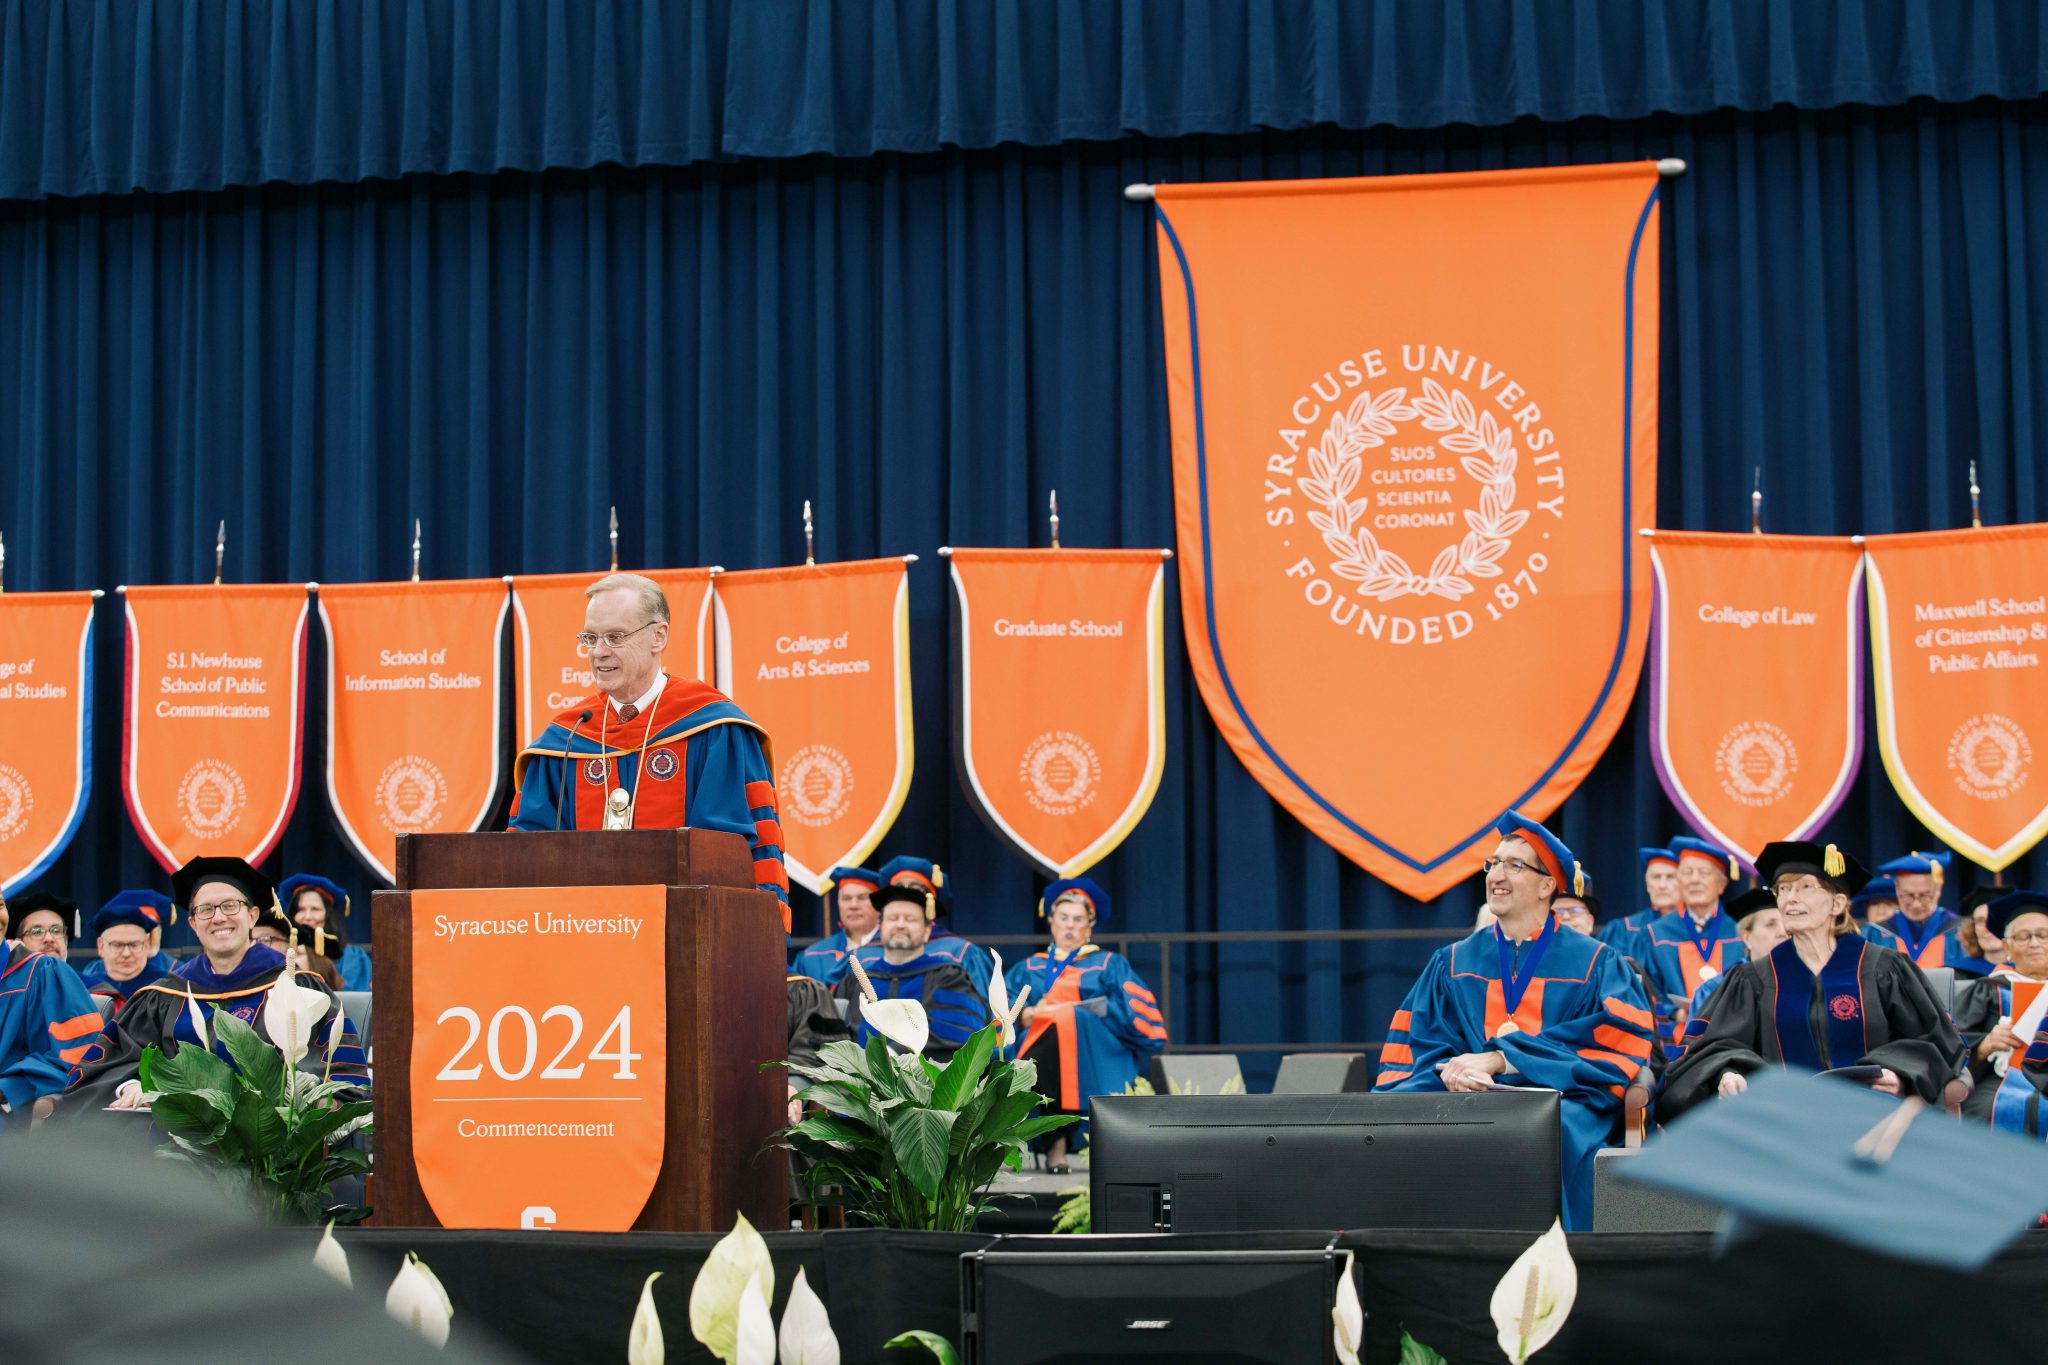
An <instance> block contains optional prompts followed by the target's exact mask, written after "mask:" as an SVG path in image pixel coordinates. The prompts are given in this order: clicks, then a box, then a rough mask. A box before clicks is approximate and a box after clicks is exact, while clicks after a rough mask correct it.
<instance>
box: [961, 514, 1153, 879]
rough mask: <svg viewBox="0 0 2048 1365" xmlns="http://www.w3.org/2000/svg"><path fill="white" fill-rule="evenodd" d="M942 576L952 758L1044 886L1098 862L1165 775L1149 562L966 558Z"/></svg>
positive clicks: (1068, 553) (1105, 553)
mask: <svg viewBox="0 0 2048 1365" xmlns="http://www.w3.org/2000/svg"><path fill="white" fill-rule="evenodd" d="M952 562H953V571H952V578H953V607H954V612H955V625H956V629H955V631H954V639H955V640H957V641H958V642H959V649H960V659H959V665H958V667H957V669H956V670H955V672H954V675H953V687H954V697H953V723H954V727H955V736H954V745H953V754H954V758H955V760H956V761H957V762H958V764H959V765H960V779H961V785H962V786H964V787H965V788H966V789H967V792H968V795H970V796H971V797H973V799H974V801H975V803H976V805H977V806H978V807H979V809H980V812H981V814H982V817H983V818H984V819H985V820H986V821H987V822H988V823H989V824H990V825H991V826H992V827H993V828H994V829H995V831H996V833H997V834H998V835H1000V836H1001V837H1002V838H1003V840H1004V841H1005V842H1007V843H1008V844H1009V845H1010V846H1011V847H1012V848H1014V849H1016V850H1017V852H1018V853H1019V854H1021V855H1022V856H1023V857H1025V858H1028V859H1030V860H1031V861H1032V862H1033V863H1036V864H1037V865H1038V868H1039V870H1040V871H1041V872H1043V873H1044V874H1045V875H1046V876H1048V877H1073V876H1078V875H1079V874H1080V873H1082V872H1083V871H1085V870H1087V869H1088V868H1090V867H1092V866H1094V865H1095V864H1096V863H1097V862H1100V861H1101V860H1102V859H1103V858H1105V857H1107V856H1108V855H1109V854H1110V853H1111V852H1112V851H1113V850H1114V849H1115V848H1116V846H1117V845H1118V844H1120V843H1122V842H1123V840H1124V837H1125V836H1126V835H1128V834H1129V833H1130V832H1131V830H1132V829H1133V828H1135V827H1136V826H1137V823H1138V821H1139V820H1140V819H1142V818H1144V815H1145V811H1146V809H1147V808H1148V807H1150V806H1151V804H1152V797H1153V795H1154V794H1155V793H1156V792H1157V791H1158V790H1159V775H1160V773H1161V771H1162V770H1163V769H1164V768H1165V766H1166V687H1165V671H1166V666H1165V640H1164V633H1165V630H1164V622H1165V605H1164V602H1165V586H1166V568H1165V561H1164V558H1163V556H1162V555H1161V553H1160V552H1159V551H1157V550H1068V549H1059V550H966V549H955V550H954V551H953V552H952Z"/></svg>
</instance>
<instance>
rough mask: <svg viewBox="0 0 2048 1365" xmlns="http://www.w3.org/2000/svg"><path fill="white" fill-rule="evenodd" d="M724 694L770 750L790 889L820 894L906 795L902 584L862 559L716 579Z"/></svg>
mask: <svg viewBox="0 0 2048 1365" xmlns="http://www.w3.org/2000/svg"><path fill="white" fill-rule="evenodd" d="M717 619H718V659H719V678H718V689H719V691H721V692H723V693H725V694H726V695H727V696H728V697H731V698H732V699H733V700H734V701H735V702H737V703H738V704H739V705H740V707H741V708H742V709H743V710H745V711H746V713H747V714H748V715H750V716H752V717H753V718H754V719H755V720H756V721H757V722H759V723H760V725H761V727H762V728H763V729H765V730H766V731H767V732H768V733H769V735H770V736H771V737H772V738H773V739H774V741H775V757H774V761H775V765H776V766H775V795H776V797H777V799H778V800H779V802H780V814H781V817H782V853H783V859H784V862H785V863H786V865H787V867H788V870H789V877H790V880H791V881H794V882H796V883H798V884H799V885H801V886H804V887H806V888H808V889H809V890H811V891H812V892H817V891H819V890H820V889H821V888H822V886H823V885H824V882H825V879H826V878H827V877H828V876H829V875H830V874H831V870H832V869H833V868H834V867H837V866H840V865H841V864H846V863H858V862H860V860H861V859H862V858H865V857H866V856H867V855H868V854H869V853H871V852H873V851H874V849H875V846H876V845H878V844H880V843H881V842H882V836H883V835H884V834H887V833H888V832H889V826H890V825H891V824H892V823H893V822H894V821H895V819H896V813H897V812H898V811H900V810H902V809H903V797H904V795H905V793H907V792H908V791H909V790H910V765H911V758H912V745H911V735H910V575H909V569H908V564H907V562H906V561H904V560H902V559H864V560H855V561H853V562H851V563H846V564H812V565H803V566H801V567H797V568H789V569H749V570H747V571H745V572H743V573H722V574H720V575H719V576H718V607H717Z"/></svg>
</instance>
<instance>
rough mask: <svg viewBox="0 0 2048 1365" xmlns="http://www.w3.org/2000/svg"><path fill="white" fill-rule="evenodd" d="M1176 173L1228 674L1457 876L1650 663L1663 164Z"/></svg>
mask: <svg viewBox="0 0 2048 1365" xmlns="http://www.w3.org/2000/svg"><path fill="white" fill-rule="evenodd" d="M1156 193H1157V200H1156V203H1155V205H1154V208H1155V212H1156V217H1157V226H1158V235H1159V270H1160V282H1161V288H1162V291H1163V292H1162V303H1163V315H1164V320H1165V331H1166V356H1167V397H1168V409H1169V413H1170V416H1171V419H1172V425H1173V458H1174V505H1175V511H1176V517H1177V523H1178V528H1179V538H1180V552H1181V561H1180V563H1181V614H1182V618H1183V622H1184V624H1185V627H1186V631H1187V638H1188V652H1189V657H1190V662H1191V663H1192V665H1193V668H1194V672H1195V678H1196V681H1197V682H1198V683H1199V684H1200V686H1201V690H1202V697H1203V699H1204V701H1206V702H1207V703H1208V706H1209V712H1210V714H1211V715H1212V716H1214V717H1215V720H1216V724H1217V727H1218V728H1219V729H1220V730H1221V731H1222V732H1223V735H1224V737H1225V738H1226V739H1228V740H1229V742H1230V745H1231V747H1232V748H1233V749H1234V750H1236V752H1237V755H1238V757H1239V759H1240V760H1242V761H1243V763H1244V764H1245V766H1246V767H1247V768H1248V769H1250V771H1251V773H1252V775H1253V776H1254V777H1256V778H1257V779H1258V780H1259V782H1260V784H1261V785H1263V786H1264V787H1265V788H1266V790H1267V791H1268V792H1269V793H1271V794H1272V795H1273V797H1274V798H1275V799H1276V800H1278V801H1279V802H1280V803H1281V804H1282V805H1284V806H1286V807H1287V809H1288V810H1289V811H1291V812H1293V814H1294V815H1295V816H1296V817H1297V818H1299V819H1300V820H1301V821H1302V822H1303V823H1304V824H1306V825H1307V826H1308V827H1309V828H1310V829H1311V830H1313V831H1314V832H1315V833H1316V834H1318V835H1319V836H1321V837H1322V838H1323V839H1325V840H1327V841H1328V842H1329V843H1330V844H1331V845H1332V846H1334V847H1335V848H1337V849H1338V850H1339V851H1340V852H1342V853H1343V854H1344V855H1345V856H1347V857H1349V858H1351V859H1352V860H1353V861H1354V862H1356V863H1358V864H1359V865H1360V866H1361V867H1364V868H1365V869H1366V870H1367V871H1370V872H1372V873H1374V874H1375V875H1377V876H1379V877H1381V878H1383V879H1384V880H1386V881H1388V882H1390V883H1392V884H1393V885H1394V886H1396V887H1398V888H1399V889H1401V890H1403V891H1405V892H1407V893H1408V894H1410V895H1412V896H1416V897H1420V898H1424V899H1427V898H1430V897H1433V896H1436V895H1438V894H1440V893H1441V892H1443V891H1444V890H1446V889H1448V888H1449V887H1450V886H1452V885H1453V884H1454V883H1456V882H1458V881H1460V880H1461V879H1463V878H1465V877H1468V876H1470V875H1472V874H1473V873H1474V872H1476V871H1477V870H1478V868H1479V863H1480V861H1481V860H1482V859H1483V858H1484V857H1485V856H1486V854H1487V853H1488V852H1489V851H1490V849H1491V846H1492V843H1493V835H1492V829H1493V824H1494V821H1495V820H1496V818H1497V817H1498V816H1499V815H1500V813H1501V812H1502V811H1504V810H1506V809H1507V808H1509V807H1516V808H1519V809H1521V810H1523V811H1526V812H1528V813H1530V814H1532V815H1535V816H1539V817H1540V816H1543V815H1547V814H1548V813H1549V812H1550V811H1551V810H1553V809H1554V808H1555V807H1556V806H1557V805H1558V803H1559V802H1561V801H1562V800H1563V799H1564V798H1565V796H1566V795H1567V794H1568V793H1570V792H1571V791H1572V789H1573V788H1575V787H1576V786H1578V784H1579V782H1580V781H1581V780H1582V779H1583V778H1584V777H1585V775H1586V774H1587V773H1588V772H1589V771H1590V770H1591V769H1592V766H1593V763H1594V761H1595V760H1596V759H1597V758H1598V757H1599V756H1600V753H1601V751H1602V750H1604V749H1605V748H1606V747H1607V743H1608V741H1609V740H1610V739H1612V738H1613V736H1614V732H1615V730H1616V729H1617V728H1618V727H1619V725H1620V724H1621V720H1622V717H1623V715H1624V713H1625V712H1626V711H1627V709H1628V705H1629V699H1630V695H1631V693H1632V692H1633V691H1634V689H1635V682H1636V676H1637V672H1638V670H1639V669H1640V667H1641V664H1642V657H1643V645H1644V641H1645V638H1646V635H1647V631H1648V622H1649V600H1650V599H1649V591H1648V590H1649V556H1648V552H1647V549H1646V547H1644V546H1643V545H1642V544H1641V543H1640V540H1639V538H1638V537H1637V535H1636V530H1637V528H1639V527H1642V526H1647V525H1649V524H1650V523H1651V521H1652V519H1653V517H1654V513H1655V493H1656V483H1657V478H1656V474H1657V464H1656V451H1657V444H1656V443H1657V321H1658V311H1657V310H1658V300H1657V259H1658V254H1657V172H1656V167H1655V166H1654V165H1653V164H1651V163H1648V162H1644V163H1638V164H1631V165H1615V166H1567V167H1555V168H1550V169H1544V170H1528V171H1499V172H1484V173H1478V174H1469V175H1426V176H1390V177H1385V178H1376V179H1369V180H1325V181H1292V182H1263V183H1255V184H1218V185H1161V186H1158V187H1157V190H1156Z"/></svg>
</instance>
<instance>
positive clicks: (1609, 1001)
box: [1600, 995, 1657, 1033]
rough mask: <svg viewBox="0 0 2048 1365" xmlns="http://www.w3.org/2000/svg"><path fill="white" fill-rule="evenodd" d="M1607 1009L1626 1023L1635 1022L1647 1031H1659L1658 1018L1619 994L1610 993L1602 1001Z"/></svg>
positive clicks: (1638, 1026)
mask: <svg viewBox="0 0 2048 1365" xmlns="http://www.w3.org/2000/svg"><path fill="white" fill-rule="evenodd" d="M1600 1004H1601V1005H1602V1007H1604V1008H1605V1009H1606V1011H1607V1012H1608V1013H1609V1014H1611V1015H1613V1016H1614V1017H1615V1018H1617V1019H1619V1020H1621V1021H1623V1022H1624V1023H1629V1024H1634V1025H1635V1026H1636V1027H1637V1028H1639V1029H1642V1030H1643V1031H1644V1032H1646V1033H1655V1032H1656V1031H1657V1020H1656V1018H1655V1016H1653V1015H1652V1014H1651V1013H1650V1012H1649V1011H1648V1010H1646V1009H1640V1008H1638V1007H1636V1006H1634V1005H1631V1004H1629V1002H1628V1001H1626V1000H1624V999H1622V998H1621V997H1620V996H1618V995H1610V996H1608V997H1607V998H1606V999H1605V1000H1602V1001H1601V1002H1600Z"/></svg>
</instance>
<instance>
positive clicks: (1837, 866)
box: [1820, 844, 1849, 877]
mask: <svg viewBox="0 0 2048 1365" xmlns="http://www.w3.org/2000/svg"><path fill="white" fill-rule="evenodd" d="M1820 870H1821V871H1823V872H1825V873H1827V874H1828V875H1829V876H1830V877H1839V876H1841V875H1842V874H1843V873H1844V872H1847V871H1848V870H1849V863H1848V860H1847V859H1845V858H1843V857H1842V850H1840V849H1839V848H1836V847H1835V846H1834V845H1833V844H1829V845H1828V851H1827V853H1826V854H1825V855H1823V856H1822V858H1821V860H1820Z"/></svg>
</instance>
